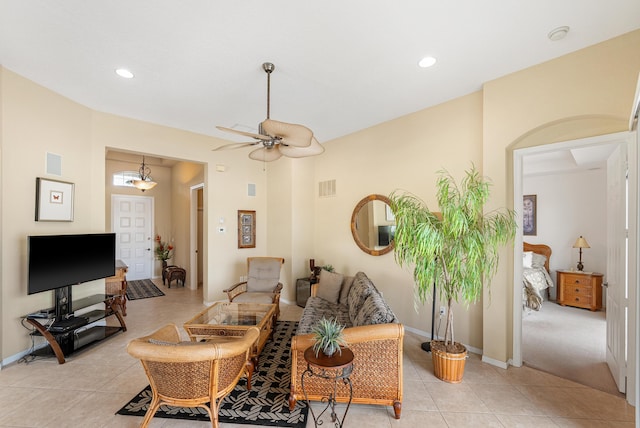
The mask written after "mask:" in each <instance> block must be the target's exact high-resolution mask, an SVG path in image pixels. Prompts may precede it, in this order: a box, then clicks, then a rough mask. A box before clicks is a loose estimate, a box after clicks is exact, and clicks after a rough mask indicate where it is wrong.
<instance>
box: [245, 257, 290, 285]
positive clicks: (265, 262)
mask: <svg viewBox="0 0 640 428" xmlns="http://www.w3.org/2000/svg"><path fill="white" fill-rule="evenodd" d="M281 266H282V263H281V262H280V260H278V259H253V260H251V263H249V273H248V275H247V291H248V292H250V293H254V292H267V291H269V292H270V291H273V289H274V288H276V286H277V285H278V282H280V268H281Z"/></svg>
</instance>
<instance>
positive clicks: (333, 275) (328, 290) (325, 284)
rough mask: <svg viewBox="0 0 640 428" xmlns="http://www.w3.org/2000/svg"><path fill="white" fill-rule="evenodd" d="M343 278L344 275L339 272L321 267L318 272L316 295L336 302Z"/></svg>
mask: <svg viewBox="0 0 640 428" xmlns="http://www.w3.org/2000/svg"><path fill="white" fill-rule="evenodd" d="M343 278H344V276H343V275H342V274H340V273H337V272H329V271H327V270H324V269H323V270H322V271H321V272H320V281H319V282H318V285H317V287H318V288H317V290H318V291H317V292H316V296H317V297H320V298H322V299H324V300H327V301H329V302H331V303H338V299H339V297H340V289H341V288H342V279H343Z"/></svg>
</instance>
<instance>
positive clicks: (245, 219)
mask: <svg viewBox="0 0 640 428" xmlns="http://www.w3.org/2000/svg"><path fill="white" fill-rule="evenodd" d="M255 247H256V212H255V211H243V210H238V248H255Z"/></svg>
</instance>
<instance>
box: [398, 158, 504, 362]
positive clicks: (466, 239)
mask: <svg viewBox="0 0 640 428" xmlns="http://www.w3.org/2000/svg"><path fill="white" fill-rule="evenodd" d="M438 174H439V178H438V181H437V200H438V205H439V208H440V212H438V213H436V212H432V211H431V210H430V209H429V208H428V207H427V205H426V204H425V203H424V202H423V201H422V200H420V199H419V198H418V197H416V196H414V195H412V194H410V193H407V192H402V193H400V192H399V191H395V192H393V193H392V194H391V196H390V198H389V199H390V200H391V209H392V210H393V213H394V214H395V219H396V232H395V238H394V240H395V260H396V262H397V263H398V264H399V265H400V266H404V265H411V266H414V269H413V277H414V281H415V291H416V293H415V303H416V304H417V303H418V302H420V303H423V304H424V302H425V301H426V300H427V298H428V296H429V292H430V291H431V290H432V288H431V287H433V286H434V285H435V286H436V288H437V289H438V290H439V295H440V300H442V301H446V302H447V309H448V310H447V319H446V327H445V335H444V341H445V346H446V348H447V350H450V351H449V352H454V349H455V348H456V345H455V341H454V334H453V310H452V304H453V302H454V301H458V300H459V299H462V300H463V301H464V302H465V303H466V304H467V305H468V304H469V303H474V302H476V301H478V299H479V298H480V297H481V295H482V287H483V282H487V285H488V284H489V282H490V280H491V278H492V277H493V276H494V275H495V272H496V269H497V268H498V250H499V248H500V246H501V245H504V244H506V243H507V242H509V241H510V240H512V239H513V237H514V236H515V231H516V222H515V213H514V212H513V211H512V210H507V209H505V210H497V211H492V212H489V213H484V206H485V203H486V202H487V200H488V198H489V187H490V183H489V182H488V181H487V180H486V179H485V178H484V177H482V176H481V175H480V174H479V173H478V171H477V170H476V168H475V166H474V167H472V168H471V170H469V171H466V173H465V177H464V179H463V180H462V181H461V183H460V184H459V185H458V184H456V181H455V180H454V178H453V177H452V176H451V175H450V174H449V173H448V172H447V171H438ZM432 339H434V338H432Z"/></svg>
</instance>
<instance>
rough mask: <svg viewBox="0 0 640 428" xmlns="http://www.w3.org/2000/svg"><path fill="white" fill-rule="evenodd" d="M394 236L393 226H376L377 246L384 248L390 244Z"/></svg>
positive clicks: (394, 228) (394, 229)
mask: <svg viewBox="0 0 640 428" xmlns="http://www.w3.org/2000/svg"><path fill="white" fill-rule="evenodd" d="M395 235H396V227H395V226H391V225H390V226H378V245H379V246H381V247H386V246H387V245H389V244H391V241H393V238H395Z"/></svg>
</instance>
